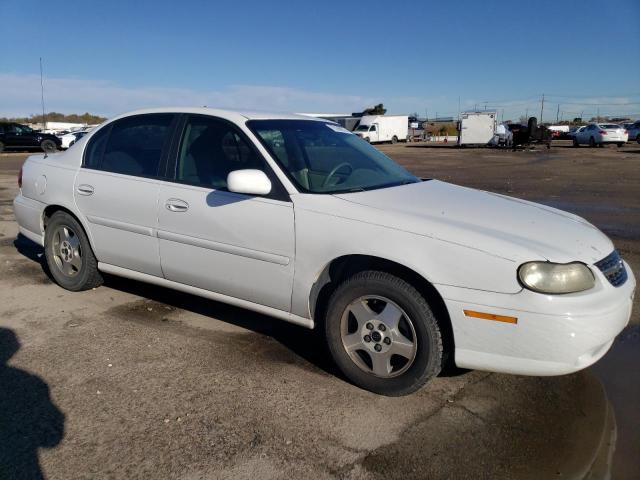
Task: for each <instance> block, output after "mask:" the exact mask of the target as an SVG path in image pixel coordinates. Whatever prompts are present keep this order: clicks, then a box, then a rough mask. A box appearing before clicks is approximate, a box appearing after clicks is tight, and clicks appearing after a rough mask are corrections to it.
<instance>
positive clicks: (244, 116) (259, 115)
mask: <svg viewBox="0 0 640 480" xmlns="http://www.w3.org/2000/svg"><path fill="white" fill-rule="evenodd" d="M147 113H194V114H200V115H212V116H215V117H221V118H225V119H227V120H233V121H236V122H244V121H246V120H316V121H323V122H326V121H327V120H325V119H322V118H314V117H309V116H305V115H298V114H295V113H282V112H260V111H249V110H224V109H218V108H210V107H161V108H145V109H141V110H134V111H131V112H127V113H123V114H122V115H118V116H116V117H114V118H112V119H111V120H116V119H118V118H124V117H129V116H132V115H142V114H147Z"/></svg>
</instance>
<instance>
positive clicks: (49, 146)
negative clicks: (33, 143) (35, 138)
mask: <svg viewBox="0 0 640 480" xmlns="http://www.w3.org/2000/svg"><path fill="white" fill-rule="evenodd" d="M40 148H42V150H43V151H45V152H47V153H51V152H55V151H56V150H57V146H56V142H54V141H53V140H49V139H46V140H43V141H42V142H41V143H40Z"/></svg>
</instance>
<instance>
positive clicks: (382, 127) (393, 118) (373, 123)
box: [353, 115, 409, 143]
mask: <svg viewBox="0 0 640 480" xmlns="http://www.w3.org/2000/svg"><path fill="white" fill-rule="evenodd" d="M353 133H355V134H356V135H358V136H359V137H362V138H364V139H365V140H366V141H367V142H369V143H377V142H391V143H396V142H398V141H403V142H404V141H406V140H407V137H408V136H409V116H408V115H364V116H363V117H362V118H361V119H360V124H359V125H358V127H357V128H356V129H355V130H354V131H353Z"/></svg>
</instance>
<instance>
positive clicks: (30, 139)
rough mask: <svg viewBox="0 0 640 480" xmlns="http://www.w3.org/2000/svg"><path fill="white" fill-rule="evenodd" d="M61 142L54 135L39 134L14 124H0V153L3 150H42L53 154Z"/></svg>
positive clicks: (29, 128) (24, 126)
mask: <svg viewBox="0 0 640 480" xmlns="http://www.w3.org/2000/svg"><path fill="white" fill-rule="evenodd" d="M61 144H62V142H61V141H60V139H59V138H58V137H56V136H55V135H51V134H49V133H41V132H38V131H36V130H33V129H32V128H31V127H27V126H26V125H21V124H19V123H14V122H0V152H2V151H3V150H5V149H6V150H19V149H20V150H32V149H34V148H39V149H42V150H43V151H45V152H55V151H56V150H57V149H58V148H60V145H61Z"/></svg>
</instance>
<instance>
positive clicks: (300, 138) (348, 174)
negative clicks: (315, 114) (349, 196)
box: [247, 120, 420, 193]
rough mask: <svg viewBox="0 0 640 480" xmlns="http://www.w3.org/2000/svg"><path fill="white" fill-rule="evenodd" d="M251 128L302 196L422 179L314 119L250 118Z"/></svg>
mask: <svg viewBox="0 0 640 480" xmlns="http://www.w3.org/2000/svg"><path fill="white" fill-rule="evenodd" d="M247 126H248V127H249V128H250V129H251V131H253V133H254V134H255V135H256V136H257V137H258V138H259V139H260V141H261V142H262V144H263V145H264V146H265V148H266V149H267V150H268V151H269V153H271V155H272V156H273V157H274V158H275V159H276V160H277V161H278V163H279V164H280V166H281V167H282V169H283V170H284V172H285V173H286V174H287V176H288V177H289V178H290V179H291V181H292V182H293V183H294V184H295V185H296V187H297V188H298V189H299V190H301V191H303V192H310V193H345V192H356V191H362V190H372V189H376V188H385V187H393V186H397V185H404V184H407V183H416V182H419V181H420V180H419V179H418V178H417V177H414V176H413V175H411V174H410V173H409V172H407V171H406V170H405V169H404V168H402V167H401V166H400V165H398V164H397V163H395V162H394V161H393V160H391V159H390V158H389V157H387V156H386V155H384V154H383V153H381V152H380V151H378V150H377V149H376V148H374V147H372V146H371V145H369V144H368V143H367V142H366V141H364V140H362V139H361V138H359V137H357V136H356V135H354V134H352V133H351V132H349V131H348V130H345V129H344V128H342V127H340V126H338V125H333V124H329V123H324V122H319V121H315V120H251V121H249V122H247Z"/></svg>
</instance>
